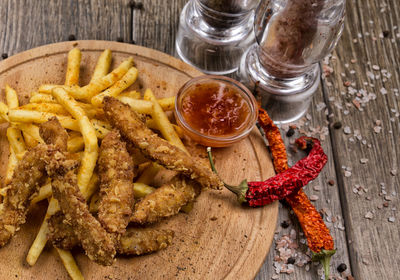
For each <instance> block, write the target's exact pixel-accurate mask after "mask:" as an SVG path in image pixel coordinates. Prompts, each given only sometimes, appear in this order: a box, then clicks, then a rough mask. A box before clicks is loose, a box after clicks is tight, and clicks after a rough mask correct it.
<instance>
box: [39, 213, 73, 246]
mask: <svg viewBox="0 0 400 280" xmlns="http://www.w3.org/2000/svg"><path fill="white" fill-rule="evenodd" d="M47 223H48V225H49V233H48V235H47V239H48V240H50V241H51V243H52V244H53V245H54V246H55V247H57V248H60V249H64V250H71V249H72V248H74V247H75V246H77V245H78V244H79V239H78V237H77V236H76V234H75V232H74V229H73V228H72V225H71V224H70V223H69V222H68V221H67V220H66V219H65V216H64V213H63V212H61V211H58V212H57V213H56V214H54V215H53V216H51V217H50V218H49V219H48V220H47Z"/></svg>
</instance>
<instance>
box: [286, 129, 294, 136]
mask: <svg viewBox="0 0 400 280" xmlns="http://www.w3.org/2000/svg"><path fill="white" fill-rule="evenodd" d="M293 135H294V129H293V128H289V130H288V131H287V132H286V136H287V137H292V136H293Z"/></svg>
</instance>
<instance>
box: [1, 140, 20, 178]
mask: <svg viewBox="0 0 400 280" xmlns="http://www.w3.org/2000/svg"><path fill="white" fill-rule="evenodd" d="M17 165H18V159H17V155H16V154H15V152H14V149H13V148H12V147H10V156H9V157H8V163H7V170H6V176H5V181H4V185H5V186H6V185H8V184H9V183H11V179H12V176H13V174H14V170H15V167H17Z"/></svg>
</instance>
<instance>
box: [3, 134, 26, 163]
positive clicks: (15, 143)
mask: <svg viewBox="0 0 400 280" xmlns="http://www.w3.org/2000/svg"><path fill="white" fill-rule="evenodd" d="M7 138H8V143H10V146H11V147H12V149H13V150H14V152H15V154H16V155H17V157H18V155H21V154H24V153H25V151H26V146H25V142H24V139H23V138H22V134H21V130H19V129H18V128H15V127H9V128H7Z"/></svg>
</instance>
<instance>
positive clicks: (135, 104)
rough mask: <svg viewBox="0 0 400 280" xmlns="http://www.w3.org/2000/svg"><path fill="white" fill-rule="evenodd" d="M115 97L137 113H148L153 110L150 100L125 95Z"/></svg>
mask: <svg viewBox="0 0 400 280" xmlns="http://www.w3.org/2000/svg"><path fill="white" fill-rule="evenodd" d="M117 99H119V100H120V101H121V102H122V103H125V104H127V105H129V106H130V107H131V108H132V110H134V111H135V112H137V113H139V114H146V115H149V114H151V112H152V111H153V103H152V102H150V101H147V100H141V99H133V98H130V97H126V96H118V97H117Z"/></svg>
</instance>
